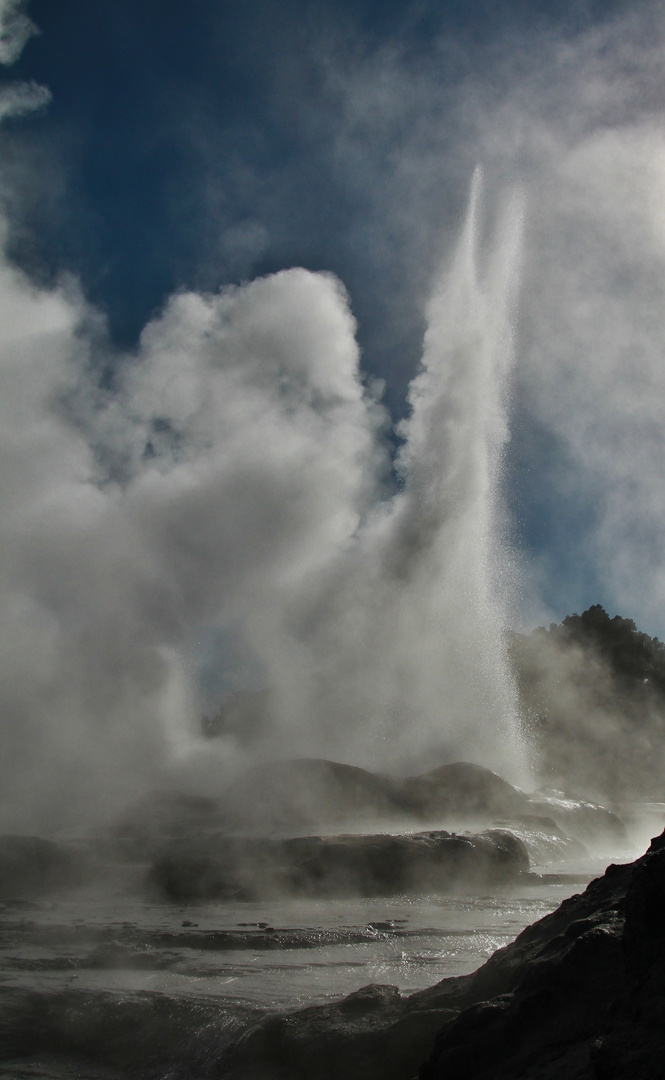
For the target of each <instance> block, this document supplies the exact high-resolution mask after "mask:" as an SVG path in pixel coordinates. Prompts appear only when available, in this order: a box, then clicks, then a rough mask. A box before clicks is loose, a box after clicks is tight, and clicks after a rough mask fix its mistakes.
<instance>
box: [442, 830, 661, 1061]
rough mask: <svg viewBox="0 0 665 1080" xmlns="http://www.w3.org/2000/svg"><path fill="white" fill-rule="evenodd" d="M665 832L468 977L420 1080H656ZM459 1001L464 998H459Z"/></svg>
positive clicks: (659, 1052) (608, 871)
mask: <svg viewBox="0 0 665 1080" xmlns="http://www.w3.org/2000/svg"><path fill="white" fill-rule="evenodd" d="M664 913H665V833H664V834H663V835H662V836H660V837H658V838H657V839H656V840H654V841H652V843H651V846H650V848H649V850H648V852H647V854H646V855H644V856H643V857H642V858H641V859H638V860H637V861H636V862H635V863H633V864H630V865H628V866H610V867H608V869H607V871H606V873H605V875H604V876H603V877H602V878H599V879H598V880H596V881H594V882H592V883H591V884H590V885H589V887H588V888H587V890H586V892H585V893H583V894H582V895H581V896H575V897H571V899H569V900H567V901H565V902H564V903H563V904H562V905H561V907H560V908H559V909H558V910H557V911H555V912H554V913H553V914H552V915H549V916H547V917H546V918H545V919H542V920H541V921H540V922H539V923H536V924H535V925H534V926H531V927H529V928H528V929H527V930H525V931H523V933H522V934H520V936H519V937H518V938H517V940H516V941H515V942H514V943H513V944H512V945H509V946H508V947H507V948H505V949H503V950H501V951H500V952H498V953H496V954H495V955H494V956H493V957H492V958H491V959H490V960H489V961H488V962H487V964H485V966H484V967H483V968H481V969H480V970H479V971H478V972H477V973H476V975H475V976H472V977H471V981H470V986H469V991H470V994H471V996H473V997H475V998H476V1003H475V1004H473V1005H472V1006H471V1007H470V1008H466V1009H465V1010H464V1011H462V1012H461V1013H460V1015H459V1016H457V1017H456V1018H454V1019H451V1020H449V1021H448V1023H447V1024H446V1025H445V1026H444V1027H443V1028H442V1030H441V1031H440V1032H439V1034H438V1036H437V1039H436V1043H435V1048H434V1052H433V1054H432V1055H431V1057H430V1059H429V1061H428V1062H427V1064H426V1065H425V1066H424V1067H423V1068H422V1070H421V1072H420V1077H421V1080H508V1078H514V1077H520V1078H523V1080H531V1078H533V1080H536V1078H538V1080H572V1078H575V1080H655V1078H656V1077H659V1076H662V1075H663V1062H665V918H664ZM469 991H467V993H469Z"/></svg>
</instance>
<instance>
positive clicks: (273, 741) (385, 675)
mask: <svg viewBox="0 0 665 1080" xmlns="http://www.w3.org/2000/svg"><path fill="white" fill-rule="evenodd" d="M480 203H481V176H480V172H479V171H477V172H476V174H475V176H474V179H473V183H472V187H471V195H470V200H469V207H468V211H467V216H466V221H465V224H464V228H463V231H462V235H461V238H460V240H459V244H458V247H457V250H456V252H455V254H454V256H453V259H452V261H451V263H450V265H449V266H448V267H446V268H445V269H444V270H443V271H442V272H441V273H440V275H439V277H438V280H437V282H436V286H435V289H434V292H433V295H432V298H431V300H430V302H429V305H428V308H427V322H428V326H427V332H426V335H425V342H424V351H423V357H422V370H421V372H420V373H419V374H418V375H417V376H416V377H415V378H414V380H413V382H412V384H411V387H410V392H409V402H410V406H411V412H410V416H409V418H408V419H407V420H406V421H404V422H403V423H402V424H401V426H400V429H399V432H400V435H401V436H402V438H403V440H404V443H403V446H402V449H401V451H400V453H399V456H398V459H397V462H396V465H397V469H398V471H399V474H400V476H401V479H402V481H403V485H402V487H401V489H400V491H399V492H398V493H397V494H395V495H394V497H393V498H392V499H391V501H390V502H389V503H388V504H385V503H384V504H381V505H380V506H379V507H378V508H374V510H372V511H371V512H370V513H369V514H368V516H367V518H366V520H365V523H364V524H363V525H362V527H360V528H359V530H358V531H357V533H356V534H355V536H353V537H350V538H349V540H348V542H347V543H346V545H345V546H344V547H343V550H342V551H341V553H340V552H339V551H338V552H336V554H335V557H334V558H333V559H332V560H331V561H330V563H329V564H328V565H327V566H326V567H325V568H324V569H323V571H322V570H321V568H317V572H316V574H315V575H313V576H312V577H311V579H309V580H306V581H305V583H304V587H301V588H299V590H298V593H297V597H296V598H295V599H290V598H289V597H288V596H284V597H281V598H280V602H279V603H278V604H276V605H275V607H273V608H272V609H271V608H269V607H268V608H264V609H263V610H262V611H261V613H260V618H259V619H254V620H250V621H249V622H248V625H247V629H248V632H249V633H248V639H249V641H250V642H251V644H252V647H253V648H254V649H255V650H256V652H257V654H258V656H259V657H260V659H261V663H262V665H263V667H264V670H265V671H266V672H267V681H268V683H269V685H270V687H271V692H272V696H271V709H272V719H273V721H274V727H273V729H272V732H271V734H270V735H269V736H268V738H267V740H266V742H265V745H264V747H263V752H264V753H266V754H267V755H270V754H271V753H278V754H283V753H284V752H285V748H287V752H288V751H289V750H290V751H291V752H293V750H294V749H295V750H296V752H298V753H301V754H313V755H320V756H328V757H335V758H337V759H338V760H345V761H352V762H355V763H358V764H362V765H364V766H366V767H370V768H372V767H374V768H388V769H394V768H398V769H402V770H406V769H412V770H414V771H416V770H420V769H423V768H427V767H431V765H433V764H438V763H440V762H442V761H445V760H455V759H466V760H472V761H475V762H478V763H481V764H484V765H486V766H489V767H491V768H493V769H496V770H497V771H499V772H500V773H502V774H503V775H504V776H506V777H509V778H511V779H512V780H514V781H517V782H521V783H525V782H527V780H528V776H527V773H528V770H527V764H526V760H525V755H524V751H523V746H522V742H521V738H520V733H519V723H518V717H517V708H516V696H515V689H514V687H513V684H512V681H511V677H510V675H509V673H508V668H507V664H506V658H505V655H504V647H503V643H502V629H503V627H504V622H505V608H506V600H507V596H506V589H505V581H506V577H505V575H506V569H507V567H506V564H505V562H504V561H503V558H502V536H501V530H500V527H499V518H500V513H499V511H500V490H499V481H500V475H501V460H502V449H503V446H504V444H505V442H506V439H507V438H508V426H507V420H506V385H507V378H508V374H509V370H510V366H511V363H512V357H513V332H512V327H513V318H514V307H515V297H516V290H517V284H518V271H519V255H520V237H521V221H522V210H521V204H520V199H519V198H518V197H517V196H514V197H512V198H511V199H510V200H509V201H508V203H507V205H505V207H504V208H503V212H502V214H501V216H500V220H499V224H498V227H497V229H496V233H495V237H494V243H493V244H492V245H491V246H490V247H489V248H488V250H487V251H481V246H480V242H479V218H480V210H481V206H480Z"/></svg>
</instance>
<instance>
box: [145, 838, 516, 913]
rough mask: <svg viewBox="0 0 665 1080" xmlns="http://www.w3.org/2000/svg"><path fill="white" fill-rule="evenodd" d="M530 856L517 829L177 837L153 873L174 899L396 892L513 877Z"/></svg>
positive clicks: (156, 885)
mask: <svg viewBox="0 0 665 1080" xmlns="http://www.w3.org/2000/svg"><path fill="white" fill-rule="evenodd" d="M528 869H529V857H528V855H527V852H526V848H525V847H524V845H523V844H522V843H521V841H520V840H518V839H516V838H515V837H514V836H512V835H511V834H510V833H505V832H499V831H490V832H487V833H484V834H483V835H481V836H454V835H451V834H450V833H447V832H431V833H415V834H411V835H405V836H390V835H386V834H383V835H378V836H330V837H319V836H304V837H296V838H291V839H285V840H265V839H248V838H242V839H234V838H230V837H217V838H208V839H202V840H199V841H198V842H196V843H194V842H192V841H191V840H190V841H189V842H188V843H186V844H179V843H174V844H170V845H169V846H168V847H167V849H166V850H165V851H164V852H163V853H162V854H161V855H160V856H159V857H158V858H157V859H156V861H155V862H154V864H153V866H152V870H151V874H150V880H151V883H152V885H153V887H154V888H156V889H157V890H158V891H159V892H160V894H162V895H164V896H166V897H168V898H169V899H171V900H178V901H182V900H197V899H206V900H210V899H221V898H231V897H234V898H239V899H243V900H255V899H261V898H263V897H273V896H391V895H396V894H398V893H418V892H420V893H422V892H444V893H445V892H451V891H454V890H455V889H456V888H461V887H464V888H469V887H477V886H490V885H496V884H504V883H505V882H508V881H513V880H515V879H516V877H517V876H518V875H519V874H520V873H524V872H526V871H528Z"/></svg>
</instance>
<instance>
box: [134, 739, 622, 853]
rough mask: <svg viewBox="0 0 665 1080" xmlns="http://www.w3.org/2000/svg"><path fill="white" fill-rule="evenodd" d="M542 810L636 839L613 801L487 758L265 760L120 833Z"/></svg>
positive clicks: (613, 838) (413, 824)
mask: <svg viewBox="0 0 665 1080" xmlns="http://www.w3.org/2000/svg"><path fill="white" fill-rule="evenodd" d="M537 817H541V818H544V819H546V820H545V822H544V824H545V825H546V826H547V825H548V824H550V825H551V823H552V821H554V822H555V824H556V826H558V827H559V828H560V829H561V830H562V832H563V834H564V835H565V836H568V837H571V838H573V839H575V840H577V841H578V842H581V843H582V844H585V845H586V844H588V843H592V844H600V846H604V847H605V848H606V849H611V850H616V847H617V845H621V844H625V843H626V841H627V837H626V831H625V829H624V827H623V825H622V823H621V821H620V820H619V818H618V817H617V816H616V815H615V814H613V813H612V812H611V811H609V810H606V809H605V808H604V807H601V806H597V805H595V804H593V803H589V802H584V801H582V800H579V799H577V800H572V799H567V798H564V797H563V796H561V794H560V793H542V794H538V793H536V794H535V795H528V794H526V793H525V792H523V791H520V790H519V789H517V788H515V787H513V786H512V785H511V784H509V783H507V781H505V780H503V779H502V778H501V777H500V776H497V775H496V774H495V773H493V772H491V771H490V770H489V769H485V768H483V767H482V766H480V765H473V764H470V763H468V762H463V761H460V762H455V763H453V764H450V765H442V766H440V767H438V768H436V769H432V770H431V771H430V772H427V773H423V774H421V775H419V776H408V777H395V776H384V775H381V774H378V773H372V772H369V771H368V770H367V769H361V768H358V767H357V766H355V765H345V764H342V763H340V762H335V761H325V760H321V759H317V758H302V759H297V760H287V761H274V762H270V763H268V764H263V765H260V766H255V767H253V768H251V769H249V770H248V771H247V772H246V773H245V774H244V775H243V776H242V777H240V778H239V779H238V780H237V781H235V782H234V784H232V785H231V786H230V787H229V788H228V789H227V790H226V792H225V793H224V795H223V796H222V797H221V798H220V799H219V800H213V799H202V798H200V797H196V798H195V797H191V796H190V797H187V796H183V795H182V794H177V793H174V792H171V793H164V792H163V793H161V794H157V793H156V794H154V795H153V796H152V797H151V799H146V800H144V801H143V802H142V803H141V804H139V805H138V806H136V807H135V808H134V810H133V811H132V812H130V813H129V814H127V815H126V817H125V818H124V820H123V821H121V822H119V823H117V826H116V829H115V832H114V835H115V838H116V840H117V841H118V842H119V843H121V844H122V845H124V848H125V850H127V851H128V852H135V853H136V854H137V855H141V856H145V855H146V854H148V855H149V853H150V850H151V849H153V850H154V849H155V847H156V846H158V845H159V843H160V841H161V839H162V838H164V837H170V838H177V837H178V836H182V837H186V836H190V835H192V833H193V832H198V833H208V834H214V833H220V832H221V833H226V834H232V833H234V832H240V831H242V832H243V833H254V834H255V835H262V836H269V835H271V834H273V833H274V832H275V831H276V830H279V831H282V832H291V833H300V834H301V835H302V834H303V833H305V832H309V831H317V832H319V831H325V832H339V831H341V830H342V829H343V828H345V827H346V828H353V829H354V830H357V829H359V828H363V829H364V831H365V832H370V833H371V832H385V831H390V830H398V829H417V828H420V829H423V828H428V829H433V828H434V829H450V830H453V831H459V830H460V829H473V830H475V831H478V830H483V829H486V828H496V827H498V828H510V825H511V823H519V822H528V823H529V824H530V825H533V823H534V819H535V818H537Z"/></svg>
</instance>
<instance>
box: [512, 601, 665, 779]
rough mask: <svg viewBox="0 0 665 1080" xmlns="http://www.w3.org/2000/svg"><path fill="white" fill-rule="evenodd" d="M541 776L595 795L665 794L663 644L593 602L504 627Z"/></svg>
mask: <svg viewBox="0 0 665 1080" xmlns="http://www.w3.org/2000/svg"><path fill="white" fill-rule="evenodd" d="M509 656H510V659H511V662H512V665H513V669H514V673H515V678H516V681H517V686H518V690H519V695H520V699H521V706H522V715H523V717H524V722H525V727H526V729H527V731H528V734H529V738H530V739H531V741H532V745H533V748H534V751H535V756H536V761H537V767H538V769H539V773H540V781H541V783H545V784H549V785H551V786H555V787H564V788H565V789H566V790H568V791H572V792H578V793H580V794H584V795H587V796H591V797H594V798H597V799H600V800H604V799H607V798H630V797H633V796H650V797H653V798H655V799H663V798H665V644H663V642H661V641H659V640H658V638H651V637H649V636H648V634H643V633H641V632H640V631H639V630H638V629H637V627H636V626H635V623H634V622H633V621H632V620H631V619H624V618H622V617H621V616H619V615H617V616H615V617H614V618H610V616H609V615H608V614H607V612H606V611H605V610H604V609H603V608H602V607H601V606H600V605H599V604H596V605H594V606H593V607H590V608H589V610H588V611H585V612H584V613H583V614H582V615H577V614H575V615H569V616H568V617H567V618H565V619H564V620H563V622H561V623H560V624H555V623H552V624H551V625H550V627H549V629H548V630H547V629H545V628H544V627H538V629H536V630H534V631H533V632H532V633H531V634H526V635H525V634H511V635H510V638H509Z"/></svg>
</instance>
